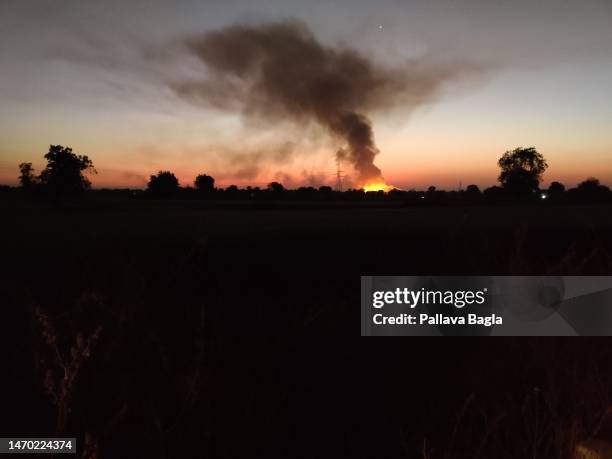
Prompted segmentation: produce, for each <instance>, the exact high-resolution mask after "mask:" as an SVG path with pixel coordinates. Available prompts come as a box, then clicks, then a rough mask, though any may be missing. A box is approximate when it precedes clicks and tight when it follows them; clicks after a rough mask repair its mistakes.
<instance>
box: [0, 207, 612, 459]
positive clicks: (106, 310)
mask: <svg viewBox="0 0 612 459" xmlns="http://www.w3.org/2000/svg"><path fill="white" fill-rule="evenodd" d="M2 199H3V200H2V202H1V204H0V206H1V209H0V212H1V215H2V217H3V218H2V230H1V231H2V240H3V241H5V245H4V247H3V249H2V258H1V262H0V263H1V266H2V284H1V287H2V290H1V298H2V309H3V312H4V314H3V320H2V330H1V336H2V338H3V339H5V340H6V343H5V344H4V348H5V349H9V352H8V356H7V358H6V359H5V363H4V366H3V368H4V375H3V376H2V379H3V383H4V384H5V385H6V389H5V390H4V391H3V396H4V397H7V399H6V400H5V401H3V402H2V407H3V408H2V413H1V415H0V417H1V418H0V420H1V427H2V428H1V430H2V432H3V433H5V434H7V435H8V434H13V435H24V436H27V435H29V436H34V435H40V436H51V435H53V434H54V433H55V432H58V433H61V434H63V435H64V436H70V435H74V436H77V437H78V438H79V439H81V440H83V439H84V437H85V435H86V434H87V438H88V440H87V443H88V444H89V445H90V447H91V448H92V449H97V451H98V457H101V458H104V457H112V458H117V457H169V458H171V457H270V456H283V457H379V458H384V457H407V458H411V457H432V458H434V457H435V458H437V457H449V458H450V457H479V456H480V457H483V458H487V457H499V458H505V457H508V458H513V457H526V456H529V457H569V454H570V452H571V451H572V448H573V444H574V443H575V442H576V441H579V440H582V439H585V438H588V437H589V436H590V435H592V434H593V430H594V429H596V427H597V424H598V422H599V419H600V416H601V413H602V410H605V409H606V408H607V406H608V402H609V397H610V395H611V391H610V390H611V389H612V366H610V365H609V362H610V357H611V355H610V344H609V340H607V339H585V338H575V339H570V338H565V339H522V338H514V339H490V338H489V339H486V338H484V339H483V338H481V339H478V338H473V339H453V340H450V339H447V338H440V339H414V338H413V339H406V338H404V339H401V338H399V339H392V338H390V339H366V338H360V337H359V292H360V289H359V285H360V275H366V274H379V275H427V274H432V275H433V274H439V275H454V274H457V275H459V274H478V275H530V274H533V275H544V274H551V275H579V274H580V275H584V274H593V275H612V255H611V254H612V231H611V230H612V212H611V211H612V208H611V207H610V206H603V205H602V206H544V205H526V206H511V205H505V206H499V207H493V206H489V207H486V206H472V207H402V206H401V205H400V204H397V203H394V204H387V205H386V207H377V206H376V204H375V203H370V204H369V205H368V206H367V207H365V206H362V205H360V204H359V203H353V204H351V205H346V204H343V205H340V204H338V205H334V204H333V203H332V204H329V205H326V206H325V207H321V206H317V205H314V204H312V205H310V204H307V203H303V204H300V205H295V204H293V205H292V207H288V206H286V205H282V204H276V203H267V204H266V206H259V207H255V206H253V205H252V204H249V203H240V202H233V203H210V202H199V201H190V202H180V201H148V200H133V201H130V200H115V199H110V198H109V199H95V200H94V199H89V200H84V201H74V202H65V203H63V204H61V205H59V206H54V205H51V204H48V203H43V202H31V201H22V200H20V199H18V198H13V197H10V198H2ZM41 317H42V318H41ZM44 317H48V322H45V320H46V319H44ZM49 323H51V326H50V325H49ZM45 324H46V325H45ZM49 330H51V331H49ZM95 330H99V337H98V338H96V336H97V335H95V333H94V332H95ZM44 333H47V335H44ZM49 334H52V335H53V338H51V339H49V337H48V335H49ZM79 335H80V336H81V337H80V338H79ZM79 340H80V341H79ZM83 341H84V342H85V343H90V344H91V346H90V348H88V352H89V355H87V356H85V357H84V358H83V359H82V362H80V363H79V362H77V363H75V366H73V367H70V365H67V366H68V367H70V368H69V372H72V373H73V374H75V373H76V376H75V378H74V380H73V381H74V384H73V385H72V386H70V388H69V390H68V389H66V388H65V386H61V379H62V376H61V375H62V374H64V372H65V371H66V369H65V368H64V369H62V368H61V365H60V364H58V357H57V356H58V354H59V355H60V356H63V361H64V363H66V362H69V361H74V355H75V353H76V355H77V356H78V355H80V354H79V352H80V353H81V354H83V349H84V348H85V347H86V346H85V347H83V346H81V345H79V344H77V343H78V342H83ZM75 349H76V350H75ZM71 356H72V357H71ZM77 360H78V359H77ZM77 364H78V366H76V365H77ZM58 387H64V388H65V390H64V392H63V397H64V398H63V399H62V400H63V401H62V402H57V401H56V404H55V405H54V403H53V396H54V395H53V394H56V395H57V393H58V392H61V390H59V389H58ZM46 392H47V393H46ZM60 406H63V407H64V408H62V409H64V410H65V411H66V413H68V414H67V415H66V416H65V419H62V415H60V414H59V413H60V411H62V409H60ZM5 436H6V435H5ZM84 457H93V456H87V455H85V456H84Z"/></svg>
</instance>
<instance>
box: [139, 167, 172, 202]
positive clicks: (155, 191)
mask: <svg viewBox="0 0 612 459" xmlns="http://www.w3.org/2000/svg"><path fill="white" fill-rule="evenodd" d="M178 190H179V181H178V179H177V178H176V177H175V175H174V174H173V173H172V172H170V171H159V172H158V173H157V175H152V176H151V178H150V179H149V183H148V184H147V191H148V192H149V193H151V195H153V196H157V197H161V198H167V197H169V196H172V195H173V194H175V193H176V192H177V191H178Z"/></svg>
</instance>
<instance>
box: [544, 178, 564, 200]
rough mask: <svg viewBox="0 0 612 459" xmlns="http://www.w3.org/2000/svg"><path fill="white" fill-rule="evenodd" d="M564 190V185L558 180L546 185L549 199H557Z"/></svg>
mask: <svg viewBox="0 0 612 459" xmlns="http://www.w3.org/2000/svg"><path fill="white" fill-rule="evenodd" d="M564 192H565V185H563V183H560V182H552V183H551V184H550V186H549V187H548V196H549V198H550V199H559V198H560V197H561V196H562V195H563V193H564Z"/></svg>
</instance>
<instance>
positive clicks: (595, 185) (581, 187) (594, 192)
mask: <svg viewBox="0 0 612 459" xmlns="http://www.w3.org/2000/svg"><path fill="white" fill-rule="evenodd" d="M576 191H577V192H578V196H580V198H582V199H585V200H588V201H598V200H600V199H602V198H605V197H607V195H608V193H610V188H608V187H607V186H605V185H602V184H601V183H599V180H598V179H596V178H594V177H590V178H588V179H586V180H584V181H582V182H580V183H579V184H578V186H577V187H576Z"/></svg>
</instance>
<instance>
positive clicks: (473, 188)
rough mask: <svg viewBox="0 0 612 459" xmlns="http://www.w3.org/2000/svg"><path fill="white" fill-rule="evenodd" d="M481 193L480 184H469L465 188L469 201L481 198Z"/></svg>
mask: <svg viewBox="0 0 612 459" xmlns="http://www.w3.org/2000/svg"><path fill="white" fill-rule="evenodd" d="M480 196H481V193H480V188H478V185H468V186H467V187H466V189H465V197H466V199H467V200H468V201H476V200H477V199H480Z"/></svg>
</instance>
